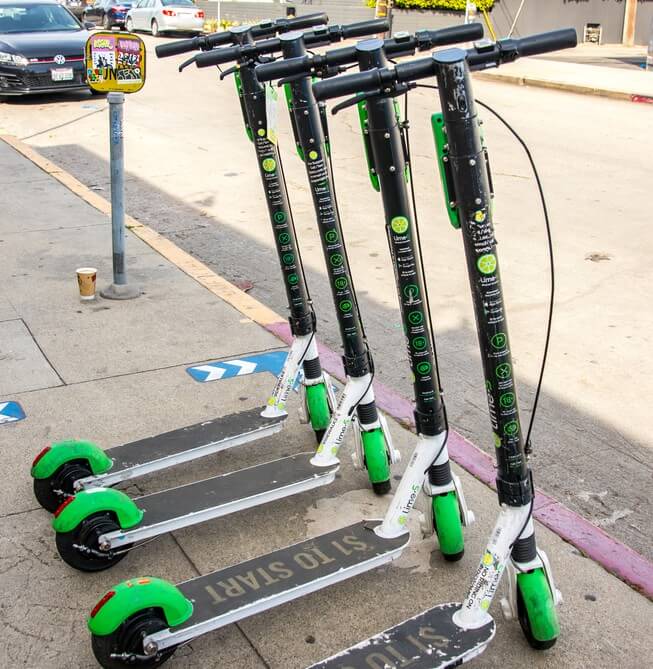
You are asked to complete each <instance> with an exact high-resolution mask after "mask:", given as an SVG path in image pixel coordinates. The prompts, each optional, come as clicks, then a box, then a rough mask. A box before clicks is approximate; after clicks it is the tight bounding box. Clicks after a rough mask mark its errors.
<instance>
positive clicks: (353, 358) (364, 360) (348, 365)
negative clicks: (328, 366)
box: [342, 350, 372, 378]
mask: <svg viewBox="0 0 653 669" xmlns="http://www.w3.org/2000/svg"><path fill="white" fill-rule="evenodd" d="M342 366H343V367H344V368H345V374H346V375H347V376H349V377H352V378H360V377H361V376H365V375H366V374H369V373H370V372H371V371H372V360H371V357H370V352H369V350H365V352H364V353H360V354H359V355H343V356H342Z"/></svg>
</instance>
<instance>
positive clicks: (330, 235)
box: [324, 230, 338, 244]
mask: <svg viewBox="0 0 653 669" xmlns="http://www.w3.org/2000/svg"><path fill="white" fill-rule="evenodd" d="M324 239H326V240H327V242H329V244H333V243H334V242H337V241H338V233H337V232H336V231H335V230H329V231H328V232H327V233H326V234H325V235H324Z"/></svg>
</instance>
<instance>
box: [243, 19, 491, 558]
mask: <svg viewBox="0 0 653 669" xmlns="http://www.w3.org/2000/svg"><path fill="white" fill-rule="evenodd" d="M449 35H454V39H456V38H457V40H458V41H460V40H461V39H462V40H465V41H467V40H473V39H477V38H479V37H482V36H483V27H482V26H481V24H479V23H472V24H469V25H467V26H463V27H454V28H448V29H444V30H433V31H428V30H420V31H418V32H416V33H415V34H414V35H410V34H408V33H402V34H400V35H399V36H396V35H395V36H394V37H393V38H392V39H387V40H384V41H383V42H381V44H382V50H383V52H384V53H388V52H390V53H391V54H392V55H394V56H398V55H408V54H413V53H414V52H415V51H416V50H426V49H432V48H433V47H434V46H438V45H441V44H448V43H450V41H451V40H450V39H449ZM268 41H271V40H268ZM279 41H280V42H281V43H282V45H283V52H284V56H285V57H286V58H288V60H281V61H278V62H274V63H268V64H264V65H260V66H259V67H258V68H257V71H256V73H257V76H258V77H259V79H260V80H262V81H266V80H270V79H277V78H283V77H285V76H288V78H289V82H288V83H286V84H285V86H287V87H289V88H290V95H291V97H290V99H291V101H292V115H293V118H294V127H295V128H296V132H297V136H298V141H299V142H300V144H301V146H302V149H303V152H304V155H306V154H307V152H308V154H309V160H308V161H307V170H308V172H309V180H311V177H312V176H313V174H315V173H316V172H317V174H318V184H317V186H318V189H319V188H320V181H321V180H322V174H323V172H324V171H325V168H324V167H323V166H322V164H319V163H318V164H317V165H316V161H317V160H318V156H315V160H311V159H310V158H311V156H310V151H311V146H313V144H316V143H317V141H316V139H320V140H321V141H323V135H322V128H321V125H319V124H318V123H317V118H318V103H317V102H316V100H315V97H314V95H313V91H312V88H311V77H321V76H330V75H331V74H332V73H333V72H334V71H337V70H338V69H340V68H342V67H344V66H345V65H348V64H350V63H352V62H357V61H358V65H359V67H360V68H361V69H368V68H369V63H368V61H366V60H365V59H364V58H361V57H360V54H361V53H366V52H364V51H362V50H361V49H359V48H357V47H346V48H344V49H338V50H336V51H330V52H327V53H325V54H324V55H322V56H311V55H308V54H307V53H306V49H305V46H304V44H303V39H302V35H301V33H298V32H289V33H286V34H285V35H283V36H282V37H280V38H279ZM316 61H318V63H317V64H316ZM301 66H303V71H302V70H301V69H300V67H301ZM288 73H290V75H288ZM282 81H283V79H282ZM358 106H359V114H360V120H361V128H362V132H363V138H364V147H365V153H366V156H367V162H368V167H369V172H370V178H371V180H372V184H373V186H374V187H375V188H376V190H380V192H381V196H382V198H383V206H384V211H385V222H386V226H385V227H386V234H387V237H388V242H389V246H390V255H391V257H392V258H393V262H394V267H395V279H396V289H397V294H398V297H399V304H400V309H401V314H402V320H403V322H404V324H405V326H406V330H405V332H406V336H407V342H406V344H407V349H408V357H409V362H410V368H411V371H412V373H413V388H414V398H415V425H416V431H417V435H418V437H421V439H420V441H419V442H418V443H419V444H420V449H422V450H423V451H424V452H425V453H424V455H423V456H421V457H424V458H425V459H426V460H427V463H428V465H427V466H428V472H429V475H428V477H427V479H426V481H425V482H424V491H425V493H426V494H427V495H428V496H429V497H430V498H431V504H430V513H429V514H428V518H429V528H430V532H431V534H433V533H434V532H435V533H437V536H438V543H439V547H440V551H441V553H442V555H443V556H444V557H445V559H447V560H450V561H455V560H459V559H460V558H462V556H463V554H464V537H463V527H464V526H467V525H469V524H471V522H473V518H474V515H473V513H472V512H471V511H470V510H469V509H468V508H467V505H466V503H465V497H464V495H463V491H462V485H461V483H460V479H459V478H458V477H457V476H456V475H454V474H453V473H452V472H451V465H450V462H449V453H448V451H447V446H446V443H445V444H444V445H442V444H441V443H440V442H441V440H440V438H439V436H440V435H441V434H443V433H444V434H446V432H447V424H446V413H445V411H444V407H442V408H440V406H439V403H440V402H441V398H442V389H441V387H440V379H439V375H438V371H437V362H436V359H435V342H434V336H433V330H432V327H431V317H430V311H429V307H428V297H427V292H426V286H425V282H424V269H423V266H422V260H421V250H420V248H419V243H418V239H419V238H418V236H417V234H416V233H417V231H416V227H415V224H414V216H413V212H412V211H411V205H410V200H409V194H408V184H407V182H408V180H409V179H410V168H409V165H408V163H407V161H406V155H407V154H406V147H405V145H404V144H403V137H402V134H401V129H400V126H399V118H398V115H397V110H396V108H395V106H394V104H393V101H392V100H391V99H390V98H385V97H384V98H379V99H378V100H374V101H373V102H372V101H371V102H370V103H369V106H368V105H366V102H365V101H360V102H359V103H358ZM311 118H312V119H313V122H312V123H311ZM313 179H314V177H313ZM320 192H321V191H320V190H318V194H319V193H320ZM429 458H430V459H429ZM429 465H430V466H429Z"/></svg>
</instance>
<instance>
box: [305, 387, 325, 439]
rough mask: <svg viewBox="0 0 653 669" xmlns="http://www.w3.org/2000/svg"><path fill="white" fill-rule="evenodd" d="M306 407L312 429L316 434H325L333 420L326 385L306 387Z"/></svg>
mask: <svg viewBox="0 0 653 669" xmlns="http://www.w3.org/2000/svg"><path fill="white" fill-rule="evenodd" d="M306 406H307V407H308V417H309V420H310V421H311V427H312V428H313V430H314V431H315V432H316V433H318V434H320V435H321V434H324V431H325V430H326V429H327V427H328V426H329V421H330V420H331V408H330V407H329V396H328V394H327V389H326V385H325V384H324V383H318V384H316V385H314V386H306Z"/></svg>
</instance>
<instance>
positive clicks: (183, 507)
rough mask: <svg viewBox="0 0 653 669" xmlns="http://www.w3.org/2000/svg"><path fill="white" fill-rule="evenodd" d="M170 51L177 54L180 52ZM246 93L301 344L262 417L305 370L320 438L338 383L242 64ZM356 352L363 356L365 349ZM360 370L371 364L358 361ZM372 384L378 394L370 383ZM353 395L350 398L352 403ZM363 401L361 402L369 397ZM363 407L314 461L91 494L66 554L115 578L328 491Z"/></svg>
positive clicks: (62, 542)
mask: <svg viewBox="0 0 653 669" xmlns="http://www.w3.org/2000/svg"><path fill="white" fill-rule="evenodd" d="M329 30H330V32H331V34H332V35H334V36H335V35H338V37H339V38H340V39H341V38H342V36H343V35H347V34H348V31H349V32H351V33H355V34H357V35H370V34H374V33H376V32H377V31H378V30H379V22H378V21H372V22H366V23H364V24H356V25H355V26H352V27H350V26H331V27H330V28H329ZM251 32H252V29H251V28H250V27H246V26H244V27H239V28H238V29H234V30H233V31H231V32H230V33H229V34H230V35H231V38H232V39H236V40H241V39H244V40H246V42H247V44H249V45H250V46H255V43H254V42H253V40H252V39H251ZM184 42H185V43H186V44H187V43H188V42H187V41H184ZM164 46H167V47H168V48H169V49H170V48H173V47H175V44H174V43H173V44H171V45H164ZM177 48H178V47H177ZM240 48H241V47H240V46H236V47H230V48H225V49H217V50H216V53H217V52H227V53H230V52H232V51H233V50H234V49H236V50H238V49H240ZM238 87H239V91H240V92H241V94H242V102H243V110H244V112H245V113H246V119H247V124H246V127H247V128H255V129H256V132H251V133H249V134H250V138H251V139H252V140H253V142H254V144H255V148H256V155H257V161H258V163H259V169H260V173H261V177H262V181H263V184H264V188H265V195H266V200H267V205H268V209H269V212H270V220H271V222H272V226H273V230H274V235H275V239H276V243H277V250H278V255H279V259H280V262H281V265H282V271H283V275H284V279H285V286H286V292H287V296H288V300H289V303H290V308H291V319H290V323H291V329H292V332H293V335H294V343H293V346H292V347H291V350H290V354H289V356H288V359H289V360H294V361H295V362H294V368H293V369H294V373H290V374H289V375H288V377H287V379H286V378H285V377H284V375H283V373H282V375H281V376H280V378H279V380H278V384H277V386H278V387H281V388H282V389H283V392H282V393H281V394H280V395H279V397H281V398H282V399H283V402H284V404H281V403H279V402H277V403H272V402H270V403H269V404H268V407H267V408H266V409H265V411H264V412H263V415H264V416H265V415H268V414H269V413H271V414H272V415H276V414H277V413H279V412H281V411H284V413H285V397H287V393H288V392H289V391H290V388H291V387H292V384H293V383H294V379H295V376H296V374H297V371H298V369H299V366H300V364H301V363H302V362H303V367H304V384H305V385H306V395H305V406H306V410H307V414H308V417H309V419H311V421H312V423H313V427H314V428H315V427H316V426H315V424H314V420H315V414H316V403H315V395H314V394H313V393H312V391H313V390H314V389H315V387H316V385H315V384H316V381H320V384H321V386H320V387H323V386H324V385H325V384H328V383H329V379H328V377H326V375H325V374H323V373H322V371H321V369H320V364H319V358H318V356H317V346H316V343H315V315H314V312H313V308H312V304H311V302H310V298H309V297H308V290H307V288H306V284H305V282H304V277H303V269H302V263H301V256H300V252H299V246H298V243H297V240H296V237H295V232H294V226H293V221H292V213H291V211H290V206H289V204H288V198H287V194H286V186H285V182H284V180H283V172H282V170H281V162H280V157H279V151H278V147H277V144H276V141H274V140H273V139H271V138H270V134H269V132H268V128H267V125H266V121H267V118H266V100H265V94H264V92H263V90H262V87H261V86H260V84H258V82H257V81H256V78H255V75H254V70H253V65H251V66H247V65H246V64H245V63H243V65H242V66H241V67H240V69H239V79H238ZM340 249H341V253H342V255H341V256H340V257H341V258H343V262H342V263H341V267H342V266H344V258H345V251H344V247H343V246H341V247H340ZM333 257H334V256H332V258H333ZM345 270H347V268H346V267H345ZM338 276H339V277H344V278H345V280H347V281H351V277H350V275H349V274H348V271H343V272H342V273H338ZM349 295H350V296H351V297H349V300H350V301H349V304H352V305H353V304H354V294H353V290H352V291H351V292H350V293H349ZM339 306H340V313H341V322H342V323H343V324H344V325H343V327H345V328H347V334H348V335H349V338H348V339H346V340H345V341H346V342H347V344H348V345H349V346H350V348H349V349H347V350H346V355H345V360H346V361H348V360H349V358H348V357H347V354H348V353H351V351H352V347H353V346H356V345H359V346H361V347H362V349H363V353H365V352H366V350H367V348H366V347H367V343H366V342H365V341H364V339H363V338H362V337H360V338H358V339H357V338H356V337H357V334H359V333H360V332H361V328H360V321H359V320H357V319H356V318H354V314H352V313H351V311H352V309H350V310H349V311H347V310H345V309H344V308H343V307H344V306H345V305H344V299H343V300H342V301H341V302H340V304H339ZM356 315H357V314H356ZM356 328H358V329H356ZM353 350H354V352H356V349H353ZM359 357H360V356H359ZM365 359H367V358H365ZM355 362H356V363H357V364H359V365H360V364H362V361H361V360H359V359H357V360H356V361H355ZM370 364H371V363H370ZM288 369H290V368H289V367H288V363H287V364H286V370H288ZM368 377H369V382H370V383H368V385H370V384H371V375H369V373H368ZM346 392H347V391H346V390H345V394H346ZM364 394H365V399H366V401H365V402H363V403H362V405H361V406H359V421H360V422H361V423H362V428H363V429H362V442H363V446H362V448H363V451H364V453H365V462H366V464H367V469H368V472H369V474H370V478H371V479H372V484H373V486H374V488H375V490H376V491H377V492H379V493H384V492H387V490H388V489H389V487H390V471H389V462H390V457H389V456H388V451H389V452H391V453H394V451H393V450H392V446H391V443H390V442H389V439H388V440H387V441H386V439H385V433H386V432H387V429H386V428H385V422H382V421H383V419H382V417H381V416H380V415H378V414H377V412H376V407H375V405H374V401H373V396H372V395H371V389H366V390H365V393H364ZM350 395H351V393H350ZM359 395H360V396H359V397H358V401H359V402H360V400H361V398H362V396H363V394H362V393H360V394H359ZM274 397H276V395H275V396H274ZM355 407H356V405H355V404H354V405H352V406H349V405H347V404H345V403H344V400H341V401H340V402H339V404H338V406H337V408H336V407H335V403H334V402H333V401H331V402H329V403H328V405H327V406H326V407H324V413H323V419H324V421H323V422H322V423H321V425H320V439H319V441H320V446H319V448H318V452H317V454H315V453H314V452H312V451H311V452H305V453H298V454H296V455H292V456H287V457H283V458H279V459H276V460H272V461H269V462H263V463H262V464H258V465H255V466H253V467H248V468H246V469H242V470H238V471H234V472H230V473H228V474H224V475H221V476H215V477H213V478H209V479H205V480H202V481H197V482H194V483H191V484H189V485H185V486H180V487H176V488H170V489H168V490H163V491H161V492H156V493H152V494H149V495H145V496H142V497H137V498H133V499H132V498H129V497H127V495H125V494H124V493H122V492H120V491H117V490H113V489H110V488H93V489H92V490H82V491H80V492H78V493H77V494H76V495H75V496H74V497H71V498H70V499H69V500H67V501H66V502H65V503H64V504H63V505H62V506H61V507H60V508H59V509H58V510H57V512H56V514H55V518H54V521H53V527H54V529H55V531H56V545H57V549H58V551H59V554H60V555H61V557H62V558H63V559H64V560H65V561H66V562H67V563H68V564H69V565H70V566H72V567H75V568H77V569H80V570H83V571H99V570H103V569H107V568H109V567H111V566H112V565H114V564H116V563H117V562H118V561H119V560H121V559H122V558H124V557H125V555H126V554H127V553H128V552H129V551H130V550H132V549H133V548H134V547H137V546H140V545H142V544H143V543H144V542H146V541H149V540H151V539H152V538H154V537H157V536H160V535H162V534H166V533H168V532H172V531H175V530H178V529H181V528H184V527H189V526H191V525H197V524H199V523H203V522H205V521H208V520H212V519H214V518H218V517H221V516H225V515H228V514H231V513H235V512H237V511H241V510H244V509H248V508H251V507H253V506H258V505H261V504H265V503H268V502H271V501H274V500H278V499H282V498H284V497H288V496H290V495H294V494H297V493H300V492H304V491H308V490H312V489H314V488H317V487H319V486H323V485H327V484H329V483H331V482H333V480H334V479H335V475H336V472H337V470H338V467H339V464H340V463H339V461H338V460H337V458H336V457H335V454H336V452H337V447H338V446H339V445H340V443H341V442H342V438H343V436H344V434H343V432H344V430H345V428H346V427H347V426H348V425H349V424H350V422H351V413H352V412H353V410H354V408H355ZM330 413H331V414H332V415H329V414H330ZM320 415H322V414H320ZM325 445H326V446H325Z"/></svg>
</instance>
